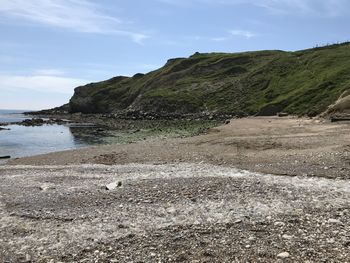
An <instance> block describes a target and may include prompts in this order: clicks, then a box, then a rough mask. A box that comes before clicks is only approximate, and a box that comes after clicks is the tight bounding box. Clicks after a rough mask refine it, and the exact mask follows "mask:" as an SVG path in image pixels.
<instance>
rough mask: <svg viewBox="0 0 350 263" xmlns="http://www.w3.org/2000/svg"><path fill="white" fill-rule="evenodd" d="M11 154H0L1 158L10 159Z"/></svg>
mask: <svg viewBox="0 0 350 263" xmlns="http://www.w3.org/2000/svg"><path fill="white" fill-rule="evenodd" d="M10 158H11V156H10V155H6V156H0V159H10Z"/></svg>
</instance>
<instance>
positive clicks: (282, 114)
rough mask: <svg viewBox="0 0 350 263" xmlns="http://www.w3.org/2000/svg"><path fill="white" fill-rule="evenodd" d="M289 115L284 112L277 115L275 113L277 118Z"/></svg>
mask: <svg viewBox="0 0 350 263" xmlns="http://www.w3.org/2000/svg"><path fill="white" fill-rule="evenodd" d="M288 115H289V114H288V113H286V112H279V113H277V116H278V117H287V116H288Z"/></svg>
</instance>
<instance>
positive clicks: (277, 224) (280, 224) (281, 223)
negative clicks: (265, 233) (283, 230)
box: [274, 222, 285, 227]
mask: <svg viewBox="0 0 350 263" xmlns="http://www.w3.org/2000/svg"><path fill="white" fill-rule="evenodd" d="M274 225H275V226H279V227H282V226H284V225H285V223H283V222H275V224H274Z"/></svg>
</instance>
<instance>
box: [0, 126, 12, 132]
mask: <svg viewBox="0 0 350 263" xmlns="http://www.w3.org/2000/svg"><path fill="white" fill-rule="evenodd" d="M9 130H11V129H7V128H2V127H0V131H9Z"/></svg>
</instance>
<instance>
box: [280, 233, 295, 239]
mask: <svg viewBox="0 0 350 263" xmlns="http://www.w3.org/2000/svg"><path fill="white" fill-rule="evenodd" d="M282 238H283V239H292V238H293V236H289V235H286V234H284V235H283V236H282Z"/></svg>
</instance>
